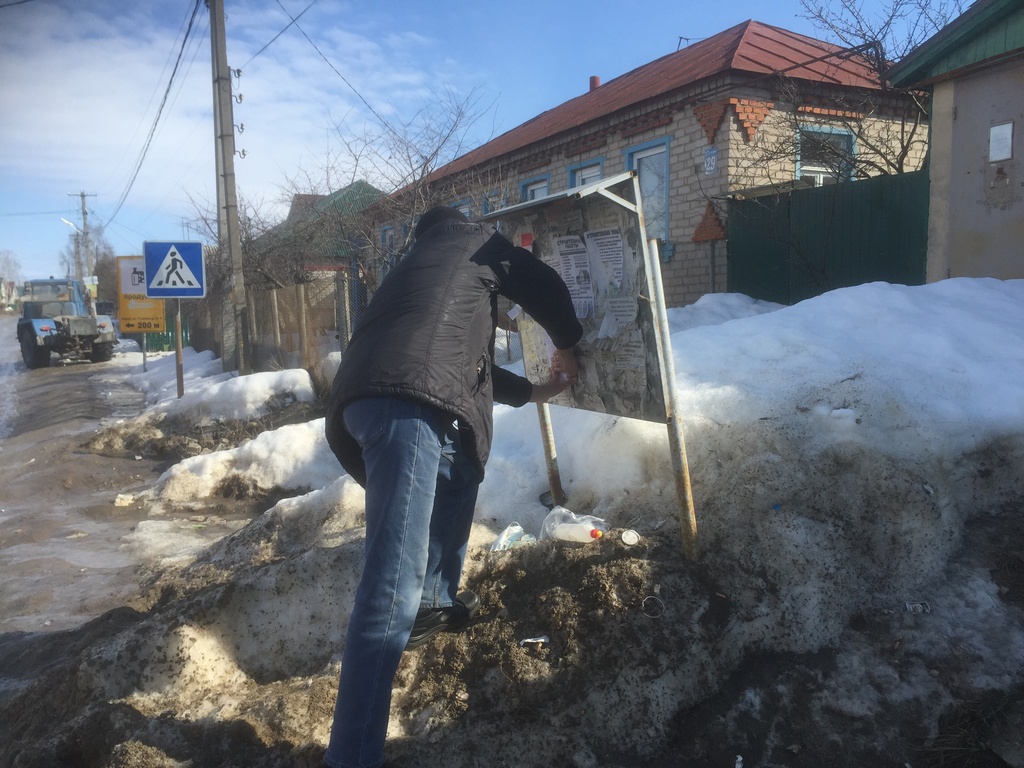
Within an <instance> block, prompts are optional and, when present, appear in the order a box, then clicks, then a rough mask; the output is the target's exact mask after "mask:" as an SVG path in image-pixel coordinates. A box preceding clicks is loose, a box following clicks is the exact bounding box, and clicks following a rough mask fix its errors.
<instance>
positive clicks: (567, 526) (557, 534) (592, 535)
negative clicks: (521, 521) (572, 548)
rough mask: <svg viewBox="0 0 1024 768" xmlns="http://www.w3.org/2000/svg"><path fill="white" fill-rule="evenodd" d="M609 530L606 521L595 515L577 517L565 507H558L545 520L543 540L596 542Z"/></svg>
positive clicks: (542, 527) (541, 536)
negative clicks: (606, 529) (605, 530)
mask: <svg viewBox="0 0 1024 768" xmlns="http://www.w3.org/2000/svg"><path fill="white" fill-rule="evenodd" d="M605 528H607V525H606V524H605V522H604V520H602V519H601V518H599V517H594V516H593V515H577V514H576V513H575V512H572V511H571V510H568V509H566V508H565V507H563V506H560V505H556V506H555V507H553V508H552V510H551V511H550V512H549V513H548V516H547V517H546V518H544V523H543V524H542V525H541V532H540V538H541V539H561V540H562V541H577V542H587V541H595V540H596V539H599V538H601V536H603V535H604V529H605Z"/></svg>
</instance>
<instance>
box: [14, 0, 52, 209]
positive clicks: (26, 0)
mask: <svg viewBox="0 0 1024 768" xmlns="http://www.w3.org/2000/svg"><path fill="white" fill-rule="evenodd" d="M24 1H25V2H28V0H24ZM0 8H3V6H2V5H0ZM55 213H65V211H64V209H63V208H62V209H61V210H59V211H26V212H25V213H0V216H53V215H54V214H55Z"/></svg>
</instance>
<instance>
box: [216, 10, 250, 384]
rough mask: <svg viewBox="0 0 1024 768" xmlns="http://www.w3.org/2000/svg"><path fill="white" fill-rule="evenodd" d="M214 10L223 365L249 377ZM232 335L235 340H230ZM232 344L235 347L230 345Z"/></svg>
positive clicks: (225, 93) (226, 98)
mask: <svg viewBox="0 0 1024 768" xmlns="http://www.w3.org/2000/svg"><path fill="white" fill-rule="evenodd" d="M206 5H207V7H208V8H209V9H210V47H211V52H212V58H213V123H214V134H215V137H216V157H217V212H218V215H217V230H218V232H217V236H218V240H219V243H220V248H221V253H224V251H225V250H226V251H227V253H228V254H229V256H230V259H231V321H230V323H225V328H224V345H223V349H222V350H221V364H222V365H223V366H224V370H226V371H227V370H232V369H233V370H237V371H238V372H239V373H241V374H243V375H244V374H247V373H249V372H250V370H249V360H248V355H247V348H246V333H245V277H244V275H243V273H242V241H241V235H240V234H239V228H238V199H237V196H236V191H235V122H234V110H233V108H232V103H233V100H232V96H231V70H230V69H228V53H227V43H226V35H225V32H224V0H207V2H206ZM229 332H230V336H232V337H233V338H232V339H230V340H229V338H228V337H229ZM229 341H233V344H230V345H229ZM232 347H233V348H232Z"/></svg>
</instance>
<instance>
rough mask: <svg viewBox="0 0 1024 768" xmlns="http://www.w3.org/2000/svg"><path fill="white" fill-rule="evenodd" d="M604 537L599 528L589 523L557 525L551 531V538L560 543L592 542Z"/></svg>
mask: <svg viewBox="0 0 1024 768" xmlns="http://www.w3.org/2000/svg"><path fill="white" fill-rule="evenodd" d="M602 536H604V533H603V532H602V531H601V529H600V528H595V527H594V526H593V525H591V524H590V523H559V524H558V525H556V526H555V527H554V528H552V529H551V538H553V539H560V540H561V541H582V542H587V541H594V540H595V539H600V538H601V537H602Z"/></svg>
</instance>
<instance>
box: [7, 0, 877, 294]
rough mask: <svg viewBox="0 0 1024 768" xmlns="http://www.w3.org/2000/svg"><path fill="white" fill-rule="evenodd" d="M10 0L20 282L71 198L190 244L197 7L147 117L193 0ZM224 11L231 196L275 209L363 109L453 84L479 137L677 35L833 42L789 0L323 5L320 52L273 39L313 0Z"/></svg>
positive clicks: (141, 230) (66, 231)
mask: <svg viewBox="0 0 1024 768" xmlns="http://www.w3.org/2000/svg"><path fill="white" fill-rule="evenodd" d="M13 2H15V0H0V181H2V183H0V252H3V251H8V252H10V253H11V254H12V255H13V257H14V258H15V259H16V260H17V261H18V262H19V263H20V264H21V268H22V270H21V272H22V273H21V278H23V279H24V278H28V277H38V276H43V275H46V274H58V273H59V272H60V266H59V253H60V251H61V250H62V249H64V248H65V247H68V246H69V244H70V242H71V240H70V238H71V237H72V236H73V235H74V230H73V228H72V226H71V225H69V224H67V223H65V222H63V221H61V219H67V220H68V221H70V222H72V223H73V224H75V225H76V226H78V227H81V226H82V215H81V206H80V198H79V192H85V193H87V195H89V197H87V198H86V205H87V209H88V217H89V224H90V226H93V225H95V224H103V225H104V226H105V234H106V237H107V240H108V241H109V242H110V243H111V245H113V247H114V250H115V252H116V253H117V255H131V254H140V253H141V252H142V243H143V242H144V241H145V240H177V239H189V240H194V239H198V237H197V235H196V233H195V232H193V231H191V230H190V229H189V228H187V227H186V226H185V224H184V222H186V221H188V220H191V219H194V218H195V215H196V213H195V211H196V205H197V204H198V205H199V206H200V207H202V208H211V207H213V203H214V202H215V200H216V191H215V189H216V188H215V172H214V135H213V134H214V130H213V118H212V92H213V89H212V80H211V67H210V42H209V16H208V13H207V11H206V8H205V4H204V3H200V9H199V13H198V15H197V17H196V20H195V24H194V27H193V32H192V37H191V39H190V42H189V43H188V44H186V46H185V47H184V50H183V52H182V54H181V61H180V64H179V66H178V74H177V76H176V78H175V82H174V85H173V87H172V88H171V89H170V91H169V93H168V95H167V99H166V104H165V105H164V107H163V110H162V114H161V117H160V120H159V122H158V123H157V124H156V128H155V131H153V126H154V121H155V118H156V115H157V111H158V108H159V105H160V102H161V100H162V99H163V96H164V91H165V89H166V87H167V83H168V79H169V76H170V72H171V70H172V68H173V66H174V62H175V59H176V58H177V57H178V53H179V50H180V49H181V48H182V39H183V35H184V30H185V28H186V27H187V24H188V20H189V18H190V17H191V15H192V9H193V7H194V5H195V0H134V2H129V1H126V0H90V1H89V2H82V1H81V0H30V1H29V2H21V3H17V4H11V3H13ZM882 4H883V3H882V0H865V3H864V5H865V7H867V8H872V7H877V6H881V5H882ZM225 5H226V14H227V21H226V28H227V49H228V63H229V66H230V67H231V68H233V69H240V70H241V73H242V74H241V77H240V78H239V79H237V80H236V81H235V83H234V87H235V90H236V92H237V93H239V94H241V97H242V101H241V102H240V103H237V104H236V105H235V106H234V110H235V112H234V122H235V124H236V125H244V132H242V133H241V134H238V135H236V142H237V148H238V150H244V151H245V157H244V158H236V163H235V171H236V177H237V186H238V191H239V194H240V195H241V196H242V197H244V198H245V199H247V200H249V201H252V202H254V203H256V204H257V205H258V206H259V207H260V210H261V212H262V213H263V214H264V215H266V216H268V217H270V218H276V219H280V218H283V216H284V214H285V213H286V211H287V205H286V202H285V201H286V200H287V199H288V198H290V196H291V193H292V192H293V191H310V190H314V191H322V190H324V189H326V188H328V187H332V186H333V187H335V188H336V187H338V186H341V185H342V184H343V183H344V179H343V178H341V177H339V176H338V174H336V173H335V174H331V173H328V168H335V167H336V164H335V162H333V161H329V160H328V158H335V159H336V158H337V157H338V156H339V154H340V155H343V154H344V142H343V137H344V136H358V135H361V134H362V133H363V131H364V129H365V124H366V121H368V120H369V121H371V123H372V120H373V118H372V115H371V114H370V111H369V109H368V108H367V106H366V103H368V104H369V105H371V106H372V107H373V109H374V111H376V112H377V113H378V114H380V115H382V116H383V117H384V118H385V119H388V120H396V121H399V122H401V121H407V120H409V119H410V118H411V116H412V115H413V114H415V113H416V111H417V110H419V109H421V108H423V106H424V105H426V104H429V103H430V102H431V101H433V100H436V98H437V95H438V94H440V93H443V92H444V91H446V90H451V91H453V92H454V93H455V94H457V95H458V97H463V98H464V97H466V96H467V95H468V94H471V93H474V94H475V98H476V104H477V108H478V110H480V111H481V112H482V114H481V116H480V118H479V119H478V120H477V121H476V123H474V126H473V130H472V132H471V134H470V135H469V136H468V139H469V142H470V144H471V145H475V144H479V143H481V142H483V141H486V140H487V139H488V138H490V137H492V136H495V135H498V134H500V133H503V132H504V131H507V130H509V129H511V128H514V127H515V126H517V125H519V124H520V123H522V122H524V121H526V120H528V119H530V118H531V117H533V116H535V115H537V114H539V113H540V112H543V111H544V110H546V109H550V108H551V107H553V106H556V105H557V104H559V103H561V102H563V101H565V100H567V99H569V98H572V97H574V96H577V95H579V94H580V93H583V92H584V91H585V90H586V89H587V88H588V85H589V78H590V76H591V75H598V76H600V77H601V79H602V81H604V82H607V81H608V80H611V79H612V78H614V77H617V76H618V75H621V74H623V73H625V72H628V71H630V70H631V69H634V68H636V67H638V66H640V65H642V64H645V63H647V62H649V61H652V60H654V59H656V58H658V57H660V56H663V55H665V54H667V53H671V52H673V51H675V50H676V49H677V47H678V46H679V45H680V44H685V41H684V42H682V43H681V41H680V38H689V39H691V40H693V41H695V40H697V39H700V38H704V37H708V36H711V35H714V34H716V33H718V32H721V31H722V30H724V29H727V28H728V27H731V26H733V25H735V24H738V23H740V22H742V21H746V20H747V19H756V20H758V21H762V22H765V23H768V24H773V25H776V26H780V27H783V28H786V29H790V30H793V31H796V32H801V33H803V34H809V35H812V36H816V37H827V36H826V35H824V33H821V32H819V31H818V30H815V29H814V27H813V26H812V25H811V24H810V22H809V21H808V20H806V19H805V18H803V17H802V15H801V14H803V9H802V7H801V5H800V3H799V0H773V2H771V3H765V2H761V1H760V0H721V1H720V2H717V3H693V2H679V1H678V0H648V1H647V2H645V3H643V4H640V5H630V4H626V3H622V2H611V0H593V1H592V2H588V3H585V4H584V3H557V2H541V1H540V0H523V1H520V2H515V3H497V2H491V0H478V2H474V3H468V2H460V1H457V0H439V1H438V2H435V3H423V2H412V1H410V0H379V1H378V2H375V3H366V2H360V3H350V2H347V1H343V0H317V1H316V2H314V4H313V5H312V6H311V7H309V8H308V10H306V12H305V14H304V15H303V16H302V17H301V18H300V20H299V22H298V26H299V27H301V30H302V31H303V32H305V34H306V35H308V37H309V38H310V40H311V41H312V43H315V44H316V48H319V50H320V51H321V52H322V53H323V54H324V56H325V57H326V58H327V59H328V61H329V64H328V62H326V61H325V60H324V57H322V56H321V54H320V53H318V52H317V50H316V48H314V46H313V45H312V44H311V42H310V41H309V40H307V39H306V37H304V36H303V34H302V32H300V31H299V30H298V29H296V27H295V26H292V27H291V28H289V29H287V30H286V31H284V32H283V34H281V35H280V36H279V37H277V39H276V40H274V38H275V36H276V35H278V33H280V32H281V31H282V29H284V28H285V27H286V26H287V25H288V23H289V18H288V16H287V15H286V13H285V10H283V8H286V9H287V10H288V11H289V12H290V13H291V14H292V15H293V16H296V15H298V14H299V13H301V12H302V11H303V10H304V9H306V8H307V6H309V5H310V0H280V3H279V2H278V0H225ZM282 6H283V8H282ZM271 40H273V42H271ZM267 43H270V45H269V46H268V47H266V48H265V50H263V51H262V52H260V49H261V48H264V46H266V45H267ZM346 81H347V83H346ZM356 92H358V95H357V93H356ZM364 100H365V103H364ZM151 131H153V134H152V139H151V140H149V146H148V149H145V148H146V145H147V140H148V137H149V135H150V132H151ZM144 149H145V155H144V156H143V151H144ZM133 176H134V181H132V178H133ZM371 181H372V179H371ZM126 193H127V194H126ZM122 198H123V202H122ZM115 211H116V216H115V215H114V214H115ZM112 217H113V218H112Z"/></svg>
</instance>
